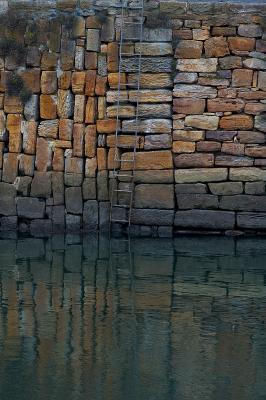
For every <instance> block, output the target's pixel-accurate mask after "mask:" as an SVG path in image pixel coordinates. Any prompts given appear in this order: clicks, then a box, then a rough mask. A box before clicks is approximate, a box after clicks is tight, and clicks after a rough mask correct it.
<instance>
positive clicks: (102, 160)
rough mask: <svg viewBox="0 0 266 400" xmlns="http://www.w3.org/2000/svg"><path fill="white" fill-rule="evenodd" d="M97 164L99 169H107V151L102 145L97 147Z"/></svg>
mask: <svg viewBox="0 0 266 400" xmlns="http://www.w3.org/2000/svg"><path fill="white" fill-rule="evenodd" d="M97 166H98V170H99V171H102V170H105V169H107V151H106V149H105V148H104V147H98V149H97Z"/></svg>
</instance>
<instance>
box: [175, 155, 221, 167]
mask: <svg viewBox="0 0 266 400" xmlns="http://www.w3.org/2000/svg"><path fill="white" fill-rule="evenodd" d="M174 164H175V166H176V167H177V168H191V167H212V166H213V165H214V155H213V154H207V153H193V154H180V155H178V156H176V157H175V158H174Z"/></svg>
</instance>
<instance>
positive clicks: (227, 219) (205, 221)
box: [174, 210, 235, 230]
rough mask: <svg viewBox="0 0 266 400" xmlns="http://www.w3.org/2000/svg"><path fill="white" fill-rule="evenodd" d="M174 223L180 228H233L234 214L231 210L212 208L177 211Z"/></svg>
mask: <svg viewBox="0 0 266 400" xmlns="http://www.w3.org/2000/svg"><path fill="white" fill-rule="evenodd" d="M174 225H175V226H177V227H182V228H200V229H202V228H203V229H212V230H217V229H222V230H225V229H233V228H234V226H235V214H234V213H233V212H224V211H214V210H188V211H177V212H176V214H175V221H174Z"/></svg>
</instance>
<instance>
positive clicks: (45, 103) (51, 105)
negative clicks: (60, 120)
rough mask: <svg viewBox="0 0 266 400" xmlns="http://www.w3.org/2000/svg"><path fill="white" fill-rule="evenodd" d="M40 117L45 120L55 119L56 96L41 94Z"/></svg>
mask: <svg viewBox="0 0 266 400" xmlns="http://www.w3.org/2000/svg"><path fill="white" fill-rule="evenodd" d="M40 116H41V118H43V119H55V118H56V116H57V113H56V96H53V95H50V94H41V96H40Z"/></svg>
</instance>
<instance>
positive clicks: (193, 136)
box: [173, 129, 205, 142]
mask: <svg viewBox="0 0 266 400" xmlns="http://www.w3.org/2000/svg"><path fill="white" fill-rule="evenodd" d="M204 136H205V135H204V131H185V130H181V129H178V130H174V132H173V140H179V141H183V142H197V141H199V140H204Z"/></svg>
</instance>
